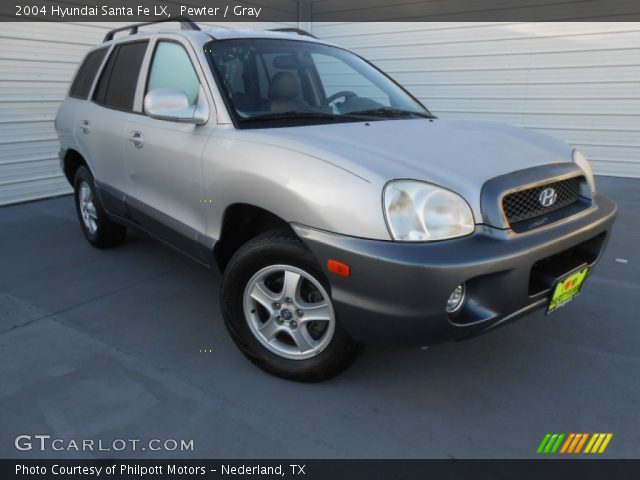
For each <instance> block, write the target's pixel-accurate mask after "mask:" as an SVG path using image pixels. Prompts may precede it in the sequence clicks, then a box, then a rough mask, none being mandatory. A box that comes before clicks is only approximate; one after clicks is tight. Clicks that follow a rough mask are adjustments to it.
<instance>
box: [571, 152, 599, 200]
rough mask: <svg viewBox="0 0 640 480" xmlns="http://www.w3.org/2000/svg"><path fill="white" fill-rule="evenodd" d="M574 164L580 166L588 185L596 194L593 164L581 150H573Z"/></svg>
mask: <svg viewBox="0 0 640 480" xmlns="http://www.w3.org/2000/svg"><path fill="white" fill-rule="evenodd" d="M572 157H573V162H574V163H575V164H576V165H578V166H579V167H580V168H581V169H582V171H583V172H584V176H585V177H586V179H587V183H588V184H589V187H591V193H596V180H595V178H594V176H593V170H592V169H591V164H590V163H589V160H587V157H585V156H584V154H583V153H582V152H581V151H580V150H576V149H574V150H573V154H572Z"/></svg>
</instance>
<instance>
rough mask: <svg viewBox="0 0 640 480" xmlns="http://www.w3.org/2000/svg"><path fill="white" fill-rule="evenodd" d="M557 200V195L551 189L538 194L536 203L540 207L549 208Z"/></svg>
mask: <svg viewBox="0 0 640 480" xmlns="http://www.w3.org/2000/svg"><path fill="white" fill-rule="evenodd" d="M557 198H558V194H557V193H556V191H555V190H554V189H553V188H545V189H544V190H542V191H541V192H540V196H539V197H538V201H539V202H540V205H542V206H543V207H550V206H551V205H553V204H554V203H556V199H557Z"/></svg>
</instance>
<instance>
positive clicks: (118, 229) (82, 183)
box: [74, 167, 127, 248]
mask: <svg viewBox="0 0 640 480" xmlns="http://www.w3.org/2000/svg"><path fill="white" fill-rule="evenodd" d="M74 196H75V204H76V212H77V214H78V220H79V221H80V227H81V228H82V233H84V236H85V237H86V238H87V240H89V243H91V244H92V245H93V246H95V247H98V248H108V247H112V246H114V245H118V244H119V243H122V241H123V240H124V238H125V235H126V231H127V229H126V227H124V226H123V225H120V224H118V223H115V222H114V221H113V220H111V219H110V218H109V216H108V215H107V212H106V211H105V210H104V208H102V205H101V204H100V199H99V198H98V196H97V195H96V189H95V185H94V182H93V176H92V175H91V173H90V172H89V170H88V169H87V168H86V167H80V168H78V171H77V172H76V175H75V181H74Z"/></svg>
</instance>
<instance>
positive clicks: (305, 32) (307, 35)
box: [269, 27, 318, 38]
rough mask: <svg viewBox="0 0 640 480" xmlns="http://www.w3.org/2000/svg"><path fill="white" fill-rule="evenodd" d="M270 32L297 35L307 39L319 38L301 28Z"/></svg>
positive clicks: (271, 30) (274, 29)
mask: <svg viewBox="0 0 640 480" xmlns="http://www.w3.org/2000/svg"><path fill="white" fill-rule="evenodd" d="M269 31H270V32H285V33H297V34H298V35H304V36H305V37H311V38H318V37H316V36H315V35H313V34H311V33H309V32H307V31H306V30H302V29H300V28H293V27H284V28H272V29H270V30H269Z"/></svg>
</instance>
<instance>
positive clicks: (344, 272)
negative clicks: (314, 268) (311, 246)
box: [327, 260, 351, 277]
mask: <svg viewBox="0 0 640 480" xmlns="http://www.w3.org/2000/svg"><path fill="white" fill-rule="evenodd" d="M327 270H329V271H330V272H331V273H335V274H336V275H340V276H341V277H348V276H349V275H351V267H350V266H349V265H347V264H346V263H342V262H339V261H338V260H327Z"/></svg>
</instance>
